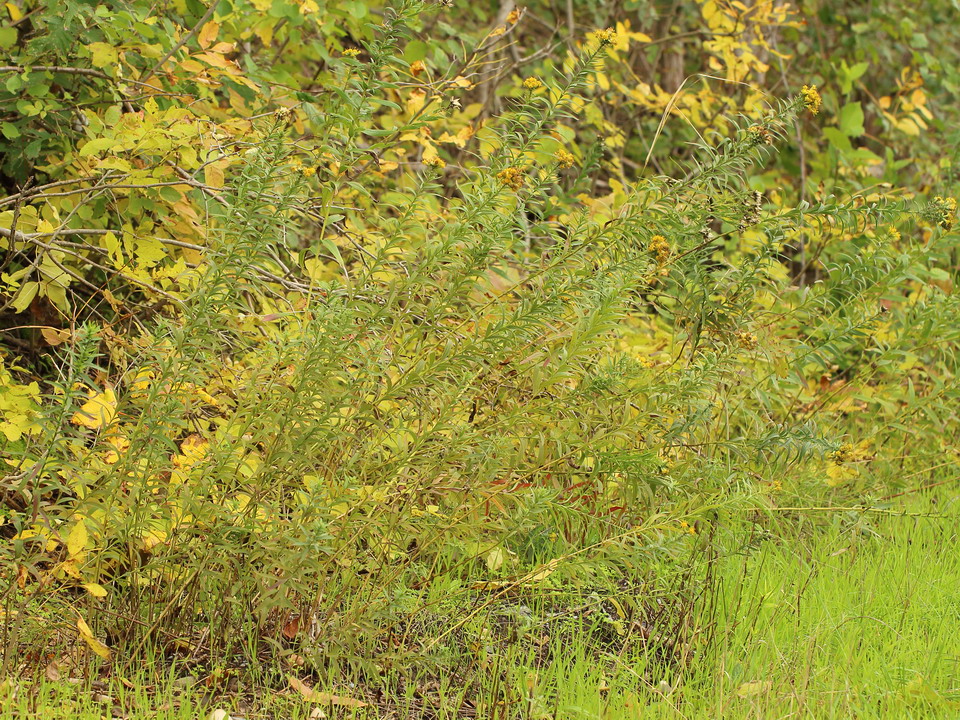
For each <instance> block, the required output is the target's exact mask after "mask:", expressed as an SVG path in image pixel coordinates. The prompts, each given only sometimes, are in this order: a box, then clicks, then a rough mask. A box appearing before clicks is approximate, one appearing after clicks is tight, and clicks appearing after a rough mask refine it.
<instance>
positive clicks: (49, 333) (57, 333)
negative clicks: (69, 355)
mask: <svg viewBox="0 0 960 720" xmlns="http://www.w3.org/2000/svg"><path fill="white" fill-rule="evenodd" d="M40 334H41V335H43V339H44V340H46V341H47V345H60V344H61V343H65V342H66V341H67V340H69V339H70V331H69V330H60V329H59V328H53V327H42V328H40Z"/></svg>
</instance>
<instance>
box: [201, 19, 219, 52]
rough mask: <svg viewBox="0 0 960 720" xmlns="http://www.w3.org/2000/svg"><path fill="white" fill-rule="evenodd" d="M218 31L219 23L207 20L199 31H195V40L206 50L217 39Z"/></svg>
mask: <svg viewBox="0 0 960 720" xmlns="http://www.w3.org/2000/svg"><path fill="white" fill-rule="evenodd" d="M218 32H220V25H219V24H218V23H215V22H208V23H207V24H206V25H204V26H203V27H202V28H201V29H200V32H199V33H197V42H198V43H200V47H202V48H203V49H204V50H206V49H207V48H208V47H210V44H211V43H212V42H213V41H214V40H216V39H217V33H218Z"/></svg>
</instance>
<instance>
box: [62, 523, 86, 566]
mask: <svg viewBox="0 0 960 720" xmlns="http://www.w3.org/2000/svg"><path fill="white" fill-rule="evenodd" d="M88 538H89V535H88V533H87V524H86V523H85V522H84V521H83V518H81V519H80V520H78V521H77V523H76V525H74V526H73V529H72V530H71V531H70V535H69V536H68V537H67V552H68V553H69V554H70V557H77V556H78V555H80V554H81V553H82V552H83V549H84V548H85V547H86V546H87V540H88Z"/></svg>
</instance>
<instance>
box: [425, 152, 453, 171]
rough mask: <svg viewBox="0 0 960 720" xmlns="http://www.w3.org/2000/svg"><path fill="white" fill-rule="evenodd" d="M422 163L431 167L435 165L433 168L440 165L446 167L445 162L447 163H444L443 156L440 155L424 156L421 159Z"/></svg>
mask: <svg viewBox="0 0 960 720" xmlns="http://www.w3.org/2000/svg"><path fill="white" fill-rule="evenodd" d="M423 164H424V165H431V166H433V167H435V168H442V167H446V164H447V163H445V162H444V161H443V158H442V157H440V156H439V155H432V156H430V157H426V158H424V159H423Z"/></svg>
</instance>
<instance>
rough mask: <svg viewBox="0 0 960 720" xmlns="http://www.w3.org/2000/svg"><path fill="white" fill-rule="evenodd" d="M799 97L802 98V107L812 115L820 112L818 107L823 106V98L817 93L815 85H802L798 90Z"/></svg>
mask: <svg viewBox="0 0 960 720" xmlns="http://www.w3.org/2000/svg"><path fill="white" fill-rule="evenodd" d="M800 97H801V98H803V106H804V107H805V108H806V109H807V110H809V111H810V112H811V113H812V114H814V115H816V114H817V113H819V112H820V106H821V105H823V98H821V97H820V93H819V92H817V86H816V85H804V86H803V87H802V88H800Z"/></svg>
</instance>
